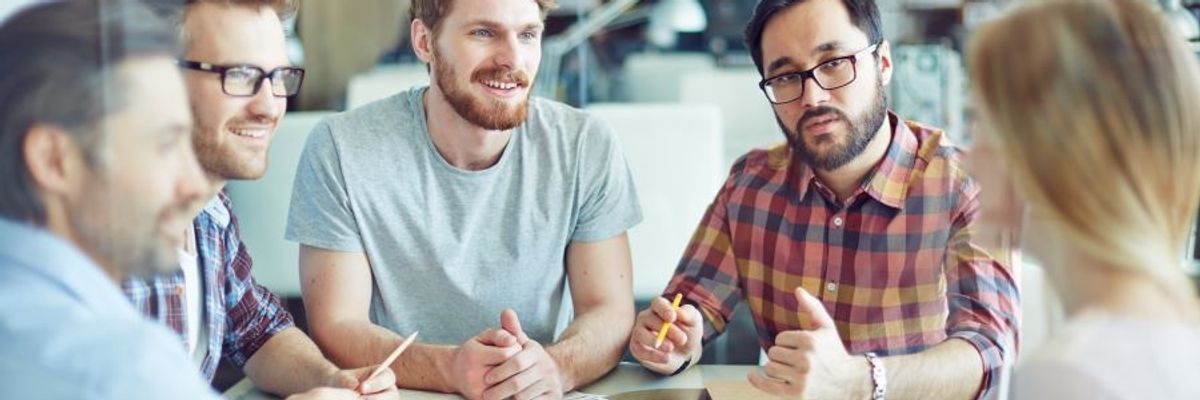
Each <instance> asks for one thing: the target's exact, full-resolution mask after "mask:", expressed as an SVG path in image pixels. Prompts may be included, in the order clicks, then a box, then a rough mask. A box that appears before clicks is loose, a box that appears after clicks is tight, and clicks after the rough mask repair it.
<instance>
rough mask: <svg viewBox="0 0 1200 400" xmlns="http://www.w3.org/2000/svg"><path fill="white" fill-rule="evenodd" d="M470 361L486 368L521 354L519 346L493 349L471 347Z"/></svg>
mask: <svg viewBox="0 0 1200 400" xmlns="http://www.w3.org/2000/svg"><path fill="white" fill-rule="evenodd" d="M469 351H470V354H471V358H470V359H471V360H475V362H478V363H481V364H483V365H487V366H494V365H500V364H502V363H504V362H505V361H507V360H508V359H509V358H512V357H513V356H515V355H517V354H518V353H520V352H521V347H520V346H516V345H513V346H509V347H495V346H472V347H471V348H470V349H469Z"/></svg>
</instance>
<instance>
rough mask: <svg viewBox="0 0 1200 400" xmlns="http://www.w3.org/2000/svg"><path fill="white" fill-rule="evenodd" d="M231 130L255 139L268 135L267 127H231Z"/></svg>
mask: <svg viewBox="0 0 1200 400" xmlns="http://www.w3.org/2000/svg"><path fill="white" fill-rule="evenodd" d="M230 132H233V134H234V135H238V136H243V137H248V138H255V139H258V138H263V137H266V136H267V130H266V129H231V130H230Z"/></svg>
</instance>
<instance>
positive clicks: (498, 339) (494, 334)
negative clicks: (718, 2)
mask: <svg viewBox="0 0 1200 400" xmlns="http://www.w3.org/2000/svg"><path fill="white" fill-rule="evenodd" d="M475 340H476V341H478V342H479V343H482V344H483V345H485V346H495V347H510V346H517V345H518V344H520V343H519V342H518V340H517V337H516V336H515V335H513V334H512V333H509V332H508V331H507V330H504V329H488V330H486V331H483V332H482V333H480V334H479V335H478V336H476V337H475Z"/></svg>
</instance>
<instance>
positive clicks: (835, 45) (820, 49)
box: [767, 41, 845, 75]
mask: <svg viewBox="0 0 1200 400" xmlns="http://www.w3.org/2000/svg"><path fill="white" fill-rule="evenodd" d="M843 47H845V46H843V45H842V42H838V41H833V42H825V43H821V44H820V45H818V46H817V47H814V48H813V50H812V51H811V52H809V54H810V55H812V56H814V57H815V56H819V55H822V54H826V53H830V52H833V51H837V50H840V49H842V48H843ZM789 64H795V60H793V59H792V58H791V57H789V56H783V57H779V58H776V59H775V60H773V61H771V63H770V64H767V74H768V75H770V74H771V73H772V72H775V70H777V69H780V68H783V67H785V66H787V65H789Z"/></svg>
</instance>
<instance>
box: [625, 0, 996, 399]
mask: <svg viewBox="0 0 1200 400" xmlns="http://www.w3.org/2000/svg"><path fill="white" fill-rule="evenodd" d="M746 37H747V39H746V41H747V45H748V47H749V48H750V50H751V55H752V57H753V58H754V61H755V63H756V65H757V66H758V67H759V70H760V72H761V73H762V75H763V77H764V78H765V79H763V81H762V82H761V83H760V87H761V88H762V90H763V92H764V94H765V95H766V97H767V100H769V101H770V102H771V103H772V104H773V106H774V111H775V114H776V117H777V119H778V120H779V124H780V127H781V128H782V129H783V131H784V132H785V133H786V135H785V136H786V137H787V140H788V143H787V144H785V145H779V146H777V147H774V148H770V149H765V150H754V151H751V152H750V153H749V154H747V155H745V156H743V157H742V158H741V159H740V160H738V161H737V162H736V163H735V164H734V166H733V168H732V170H731V171H730V176H729V178H728V179H727V180H726V182H725V184H724V186H723V187H722V188H721V190H720V192H719V193H717V197H716V199H715V200H714V201H713V203H712V205H710V206H709V208H708V210H707V212H706V213H705V215H704V217H703V219H702V221H701V223H700V226H699V228H697V230H696V233H695V234H694V236H693V237H692V241H691V244H690V245H689V246H688V247H687V250H686V251H685V253H684V255H683V259H682V260H681V261H680V263H679V265H678V268H677V270H676V272H675V276H674V278H673V279H672V280H671V282H670V284H669V285H668V286H667V288H666V290H665V291H664V295H665V296H667V297H668V298H669V297H672V296H674V295H675V294H676V293H680V294H682V295H683V296H684V298H685V299H686V301H685V302H684V303H685V304H686V305H685V306H683V307H682V308H680V309H679V310H678V311H674V310H672V307H671V305H670V303H668V302H667V300H666V299H663V298H658V299H655V300H654V301H653V302H652V304H651V307H650V308H649V309H647V310H644V311H642V312H641V313H640V314H639V315H638V321H637V324H636V326H635V327H634V332H633V334H632V338H631V340H630V344H629V349H630V351H631V352H632V354H633V355H634V357H635V358H637V359H638V360H639V361H640V362H641V363H642V364H643V365H644V366H646V367H647V368H648V369H651V370H654V371H656V372H659V373H663V374H671V373H678V372H680V371H683V370H684V369H686V368H687V367H688V366H690V365H691V364H693V363H695V361H696V360H698V359H699V357H700V354H701V351H702V348H703V344H704V343H708V342H709V341H711V340H712V339H713V338H714V337H716V336H717V335H719V334H720V333H721V332H723V331H724V330H725V327H726V324H727V323H728V321H729V320H730V319H731V317H732V312H733V309H734V307H735V306H736V305H737V304H738V302H740V301H742V300H745V301H746V302H747V303H748V305H749V309H750V312H751V313H752V314H753V317H754V322H755V326H756V328H757V331H758V336H759V342H760V344H761V345H762V348H763V349H765V350H766V351H767V357H768V360H767V362H766V364H765V365H764V367H763V370H762V371H761V372H756V373H752V374H750V376H748V379H749V381H750V383H751V384H752V385H754V386H755V387H757V388H758V389H760V390H763V391H765V392H768V393H772V394H776V395H786V396H791V397H796V396H799V397H800V398H805V399H808V398H856V399H858V398H872V399H880V398H884V397H885V396H887V397H893V398H937V399H949V398H984V397H988V396H992V395H994V394H995V393H996V390H995V389H996V388H997V387H998V384H999V383H1000V381H1001V379H1000V376H999V374H1000V373H1001V372H1002V371H1003V370H1004V368H1005V367H1006V366H1008V365H1009V364H1010V363H1011V361H1012V360H1013V359H1014V358H1015V352H1016V342H1017V323H1018V322H1017V321H1018V295H1017V289H1016V285H1015V279H1014V275H1013V272H1012V270H1010V268H1009V267H1010V266H1008V265H1005V264H1004V263H1002V262H999V261H997V260H996V258H997V257H998V258H1000V259H1002V260H1007V259H1008V258H1007V256H1008V254H1006V253H1004V252H1003V249H1002V248H1000V246H984V245H982V244H981V243H983V242H984V240H983V239H982V236H983V234H982V233H981V231H980V229H978V228H977V227H976V223H975V221H976V220H977V219H978V213H979V199H978V197H979V188H978V187H977V186H976V184H975V182H974V181H973V180H972V179H971V178H970V177H969V176H967V174H966V172H965V171H964V168H963V165H962V162H961V160H960V154H959V151H958V150H957V149H956V148H955V147H954V146H953V145H952V144H951V143H950V142H949V141H948V140H947V138H946V137H945V136H944V135H943V133H942V132H941V131H939V130H936V129H933V128H930V127H926V126H923V125H920V124H917V123H913V122H907V121H904V120H902V119H901V118H900V117H899V116H897V115H896V114H894V113H891V112H889V111H888V110H887V101H886V98H885V97H884V92H883V87H884V86H885V85H887V83H888V82H889V81H890V79H891V74H892V59H891V55H890V48H889V44H888V43H887V42H886V41H884V40H883V38H882V34H881V33H880V21H879V11H878V9H877V7H876V5H875V3H874V2H873V1H869V0H764V1H761V2H760V3H759V5H758V7H757V9H756V10H755V14H754V17H753V18H752V20H751V21H750V23H749V25H748V27H747V29H746ZM997 242H998V240H997ZM985 247H993V248H994V249H995V250H1000V251H998V252H996V253H995V254H994V255H993V254H989V253H988V252H987V251H985V250H984V248H985ZM664 321H668V322H672V324H671V327H670V328H669V330H668V333H667V339H668V340H666V342H664V343H662V345H661V346H659V347H657V348H656V346H655V341H656V335H657V333H658V330H659V327H660V325H662V324H663V322H664Z"/></svg>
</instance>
